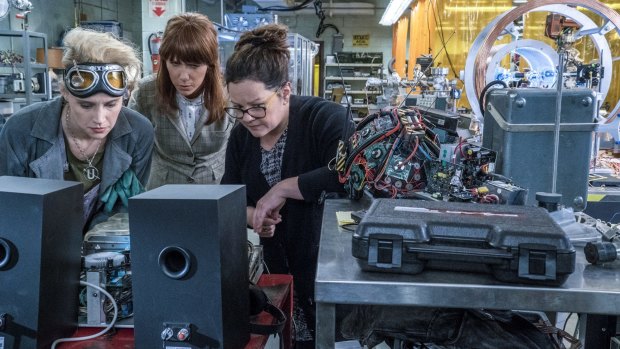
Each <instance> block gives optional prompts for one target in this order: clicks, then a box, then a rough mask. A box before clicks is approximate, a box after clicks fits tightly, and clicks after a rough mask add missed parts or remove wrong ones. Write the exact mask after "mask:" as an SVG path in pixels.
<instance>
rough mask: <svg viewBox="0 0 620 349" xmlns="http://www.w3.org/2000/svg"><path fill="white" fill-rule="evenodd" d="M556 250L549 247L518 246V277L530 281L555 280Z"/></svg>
mask: <svg viewBox="0 0 620 349" xmlns="http://www.w3.org/2000/svg"><path fill="white" fill-rule="evenodd" d="M556 271H557V250H556V248H555V247H554V246H551V245H533V244H520V245H519V277H520V278H525V279H531V280H555V279H556V278H557V275H556Z"/></svg>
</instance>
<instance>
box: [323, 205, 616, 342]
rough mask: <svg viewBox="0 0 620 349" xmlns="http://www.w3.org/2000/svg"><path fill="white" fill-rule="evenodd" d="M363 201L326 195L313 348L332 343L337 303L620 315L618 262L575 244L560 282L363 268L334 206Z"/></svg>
mask: <svg viewBox="0 0 620 349" xmlns="http://www.w3.org/2000/svg"><path fill="white" fill-rule="evenodd" d="M362 208H364V204H363V203H359V202H353V201H349V200H345V199H334V200H326V202H325V209H324V212H323V227H322V233H321V246H320V249H319V258H318V269H317V276H316V282H315V285H316V289H315V298H316V306H317V316H316V319H317V320H316V321H317V326H316V327H317V334H316V336H317V341H316V343H317V344H316V346H317V348H321V349H323V348H334V341H335V312H336V304H378V305H409V306H434V307H448V308H487V309H519V310H537V311H562V312H576V313H586V314H613V315H619V314H620V263H614V264H612V265H610V266H607V267H600V266H594V265H590V264H589V263H588V262H587V261H586V260H585V257H584V255H583V249H582V248H577V263H576V267H575V272H574V273H573V274H571V276H570V277H569V278H568V280H567V281H566V283H565V284H564V285H563V286H561V287H541V286H529V285H515V284H505V283H501V282H499V281H496V280H495V279H494V278H493V277H492V276H490V275H485V274H474V273H462V272H458V273H457V272H448V271H432V270H429V271H424V272H422V273H420V274H417V275H401V274H387V273H372V272H363V271H362V270H361V269H360V267H359V266H358V264H357V262H356V260H355V258H353V257H352V255H351V234H352V233H351V232H349V231H347V230H344V229H342V228H340V227H338V222H337V218H336V212H337V211H356V210H359V209H362Z"/></svg>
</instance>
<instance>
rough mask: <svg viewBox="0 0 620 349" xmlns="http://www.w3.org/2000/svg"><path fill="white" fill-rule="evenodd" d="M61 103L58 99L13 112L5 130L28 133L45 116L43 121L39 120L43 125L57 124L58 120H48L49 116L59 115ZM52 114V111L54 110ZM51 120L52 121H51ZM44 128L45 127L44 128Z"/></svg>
mask: <svg viewBox="0 0 620 349" xmlns="http://www.w3.org/2000/svg"><path fill="white" fill-rule="evenodd" d="M56 104H58V106H56ZM61 104H62V102H61V101H60V100H59V99H58V100H57V99H54V100H51V101H45V102H38V103H33V104H31V105H29V106H27V107H24V108H22V109H20V110H18V111H17V112H15V113H14V114H13V115H12V116H11V117H10V118H9V119H8V120H7V122H6V124H5V126H4V127H5V128H7V129H14V130H15V131H20V132H26V131H27V132H28V133H30V130H31V129H32V128H33V127H34V125H35V124H36V123H37V122H38V121H39V119H41V116H42V115H43V116H46V118H45V119H41V120H40V121H41V122H44V123H52V122H53V123H57V122H58V118H57V117H56V118H50V117H49V116H50V115H58V114H59V113H60V106H61ZM56 109H57V111H56V112H54V110H56ZM52 119H53V120H54V121H52ZM44 128H46V127H44Z"/></svg>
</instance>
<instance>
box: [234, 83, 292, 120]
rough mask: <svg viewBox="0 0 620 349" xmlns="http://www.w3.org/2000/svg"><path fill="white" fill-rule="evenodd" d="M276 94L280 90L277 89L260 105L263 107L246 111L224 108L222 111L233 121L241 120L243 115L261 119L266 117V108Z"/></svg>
mask: <svg viewBox="0 0 620 349" xmlns="http://www.w3.org/2000/svg"><path fill="white" fill-rule="evenodd" d="M278 92H280V89H277V90H276V91H275V92H274V93H273V94H272V95H271V96H269V98H267V99H266V100H265V101H264V102H263V103H261V104H264V106H256V107H250V108H247V109H242V108H236V107H228V108H224V111H226V114H228V115H229V116H231V117H233V118H235V119H243V115H245V113H247V114H248V115H249V116H251V117H253V118H254V119H262V118H264V117H265V116H266V115H267V107H269V102H271V100H272V99H273V97H275V95H277V94H278Z"/></svg>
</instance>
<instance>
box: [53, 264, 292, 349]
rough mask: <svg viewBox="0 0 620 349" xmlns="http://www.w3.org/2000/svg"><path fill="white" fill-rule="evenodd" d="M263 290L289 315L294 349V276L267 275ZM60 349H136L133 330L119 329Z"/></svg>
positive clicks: (259, 344)
mask: <svg viewBox="0 0 620 349" xmlns="http://www.w3.org/2000/svg"><path fill="white" fill-rule="evenodd" d="M257 285H258V286H259V287H261V288H262V289H263V290H264V291H265V293H266V294H267V296H268V297H269V299H270V300H271V302H272V303H273V304H274V305H275V306H277V307H279V308H280V309H282V311H284V313H285V314H286V316H287V321H286V325H285V326H284V330H283V331H282V338H283V339H284V349H290V348H292V346H293V343H292V336H291V335H292V332H291V330H292V321H291V318H292V316H293V277H292V276H291V275H283V274H263V275H262V276H261V277H260V279H259V280H258V284H257ZM255 321H256V322H258V323H261V324H270V323H271V322H270V321H273V317H272V316H271V315H270V314H268V313H265V312H262V313H260V314H259V315H257V318H256V319H255ZM99 331H101V327H80V328H78V329H77V331H75V333H74V335H73V337H74V338H76V337H84V336H89V335H92V334H95V333H97V332H99ZM268 339H269V337H268V336H260V335H255V334H253V335H251V336H250V341H249V342H248V344H247V345H246V346H245V348H244V349H262V348H264V347H265V344H267V340H268ZM56 348H57V349H134V348H135V344H134V336H133V328H115V329H111V330H110V331H109V332H108V333H106V334H104V335H102V336H99V337H97V338H95V339H91V340H86V341H79V342H64V343H60V344H59V345H58V346H56Z"/></svg>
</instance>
